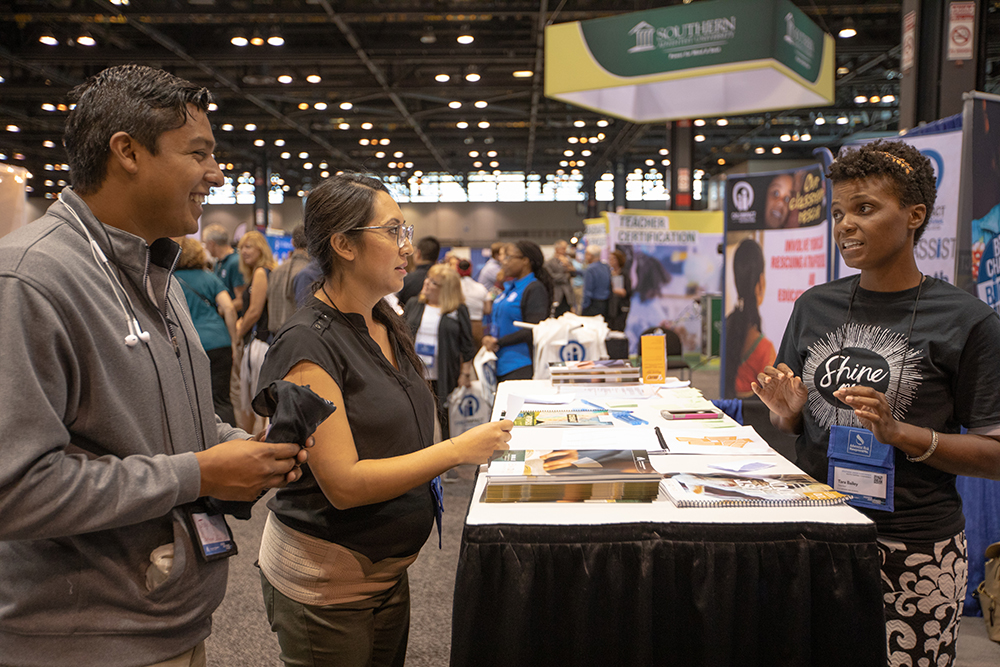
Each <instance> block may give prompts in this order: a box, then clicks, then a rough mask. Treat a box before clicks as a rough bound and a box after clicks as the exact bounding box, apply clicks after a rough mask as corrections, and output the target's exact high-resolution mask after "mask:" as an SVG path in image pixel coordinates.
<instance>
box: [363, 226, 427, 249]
mask: <svg viewBox="0 0 1000 667" xmlns="http://www.w3.org/2000/svg"><path fill="white" fill-rule="evenodd" d="M368 229H394V230H396V232H395V233H396V245H398V246H399V247H400V248H402V247H403V246H404V245H406V242H407V241H409V242H410V243H413V225H376V226H374V227H355V228H354V231H363V230H368Z"/></svg>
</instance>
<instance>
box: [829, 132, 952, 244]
mask: <svg viewBox="0 0 1000 667" xmlns="http://www.w3.org/2000/svg"><path fill="white" fill-rule="evenodd" d="M827 177H828V178H829V179H830V180H831V181H832V182H833V183H840V182H843V181H856V180H867V179H872V178H874V179H878V178H881V179H883V180H884V181H885V182H886V183H888V184H889V187H890V188H891V189H892V194H893V195H895V196H896V199H898V200H899V203H900V205H901V206H914V205H916V204H923V205H924V206H926V207H927V213H926V214H925V215H924V221H923V223H922V224H921V225H920V227H918V228H917V229H916V231H915V232H914V233H913V242H914V243H916V242H917V241H919V240H920V237H921V236H923V234H924V229H926V228H927V223H928V221H929V220H930V219H931V213H932V212H933V211H934V200H935V199H937V186H936V178H935V176H934V167H933V166H932V165H931V161H930V159H929V158H927V157H926V156H925V155H923V154H922V153H921V152H920V151H918V150H917V149H916V148H914V147H913V146H911V145H910V144H908V143H906V142H903V141H899V140H886V139H878V140H876V141H873V142H871V143H869V144H865V145H864V146H861V147H859V148H855V149H842V150H841V151H840V155H838V156H837V159H836V160H834V162H833V164H832V165H830V173H828V174H827Z"/></svg>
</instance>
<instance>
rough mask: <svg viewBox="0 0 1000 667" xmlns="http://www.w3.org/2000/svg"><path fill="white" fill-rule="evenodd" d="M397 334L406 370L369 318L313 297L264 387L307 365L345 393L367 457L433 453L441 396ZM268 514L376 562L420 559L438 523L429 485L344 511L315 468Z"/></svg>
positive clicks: (266, 372) (283, 338)
mask: <svg viewBox="0 0 1000 667" xmlns="http://www.w3.org/2000/svg"><path fill="white" fill-rule="evenodd" d="M376 317H378V316H377V315H376ZM389 331H390V334H389V340H390V342H391V344H392V346H393V349H394V350H395V355H396V359H397V362H398V363H399V370H396V368H394V367H393V366H392V364H390V363H389V361H388V360H387V359H386V358H385V356H384V355H383V354H382V350H381V349H380V348H379V346H378V344H377V343H376V342H375V341H374V340H373V339H372V338H371V336H370V335H369V334H368V331H367V328H366V326H365V321H364V318H363V317H362V316H361V315H357V314H354V313H341V312H340V311H337V310H334V309H333V308H331V307H330V306H328V305H326V304H325V303H323V302H322V301H320V300H319V299H317V298H315V297H310V299H309V301H307V302H306V305H305V306H304V307H303V308H301V309H299V311H298V312H296V313H295V314H294V315H293V316H292V317H291V318H290V319H289V320H288V322H286V323H285V325H284V326H283V327H282V328H281V331H280V332H279V333H278V336H277V338H275V340H274V342H273V343H272V344H271V348H270V349H269V350H268V352H267V357H266V358H265V359H264V364H263V367H262V368H261V371H260V380H259V386H261V387H264V386H267V384H268V383H270V382H271V381H273V380H280V379H281V378H283V377H284V376H285V375H286V374H287V373H288V371H290V370H291V369H292V367H294V366H295V364H297V363H299V362H300V361H310V362H312V363H314V364H316V365H318V366H319V367H320V368H322V369H323V370H324V371H326V372H327V373H328V374H329V375H330V377H331V378H333V380H334V382H336V383H337V385H338V386H339V387H340V390H341V392H342V393H343V397H344V404H343V405H338V406H337V409H338V410H346V411H347V419H348V421H349V422H350V425H351V434H352V435H353V437H354V445H355V447H356V448H357V450H358V456H359V457H360V458H362V459H379V458H390V457H393V456H401V455H403V454H409V453H411V452H415V451H418V450H420V449H423V448H424V447H429V446H430V445H431V444H432V440H433V437H434V397H433V396H432V395H431V392H430V390H429V389H428V387H427V383H426V382H425V381H424V380H423V377H422V376H421V375H420V374H419V373H417V371H416V370H415V369H414V368H413V366H412V365H411V364H410V362H409V360H408V359H407V357H406V355H405V354H404V353H403V351H402V350H401V349H400V347H399V345H398V342H397V341H396V339H395V337H394V336H393V335H392V333H391V332H392V330H391V329H390V330H389ZM268 507H269V508H270V509H271V511H272V512H274V513H275V515H276V516H277V517H278V519H279V520H280V521H281V522H282V523H284V524H286V525H287V526H289V527H291V528H294V529H295V530H298V531H301V532H303V533H306V534H307V535H312V536H313V537H318V538H320V539H324V540H327V541H329V542H334V543H336V544H339V545H342V546H345V547H347V548H349V549H353V550H354V551H358V552H360V553H362V554H364V555H365V556H367V557H368V558H370V559H371V560H372V561H379V560H382V559H384V558H388V557H402V556H409V555H412V554H415V553H416V552H418V551H419V550H420V548H421V547H422V546H423V544H424V542H426V541H427V536H428V535H429V534H430V530H431V527H432V525H433V522H434V500H433V495H432V493H431V489H430V484H429V483H427V484H421V485H420V486H417V487H416V488H413V489H410V490H409V491H407V492H406V493H404V494H403V495H401V496H399V497H397V498H393V499H392V500H387V501H384V502H380V503H375V504H372V505H364V506H362V507H354V508H351V509H347V510H339V509H337V508H335V507H334V506H333V505H332V504H331V503H330V501H329V500H327V498H326V496H325V495H324V494H323V491H322V490H321V489H320V487H319V483H318V482H317V481H316V478H315V477H314V476H313V474H312V471H311V470H310V468H309V464H308V463H307V464H305V465H304V466H303V467H302V477H301V479H299V481H297V482H295V483H294V484H290V485H289V486H287V487H285V488H283V489H279V490H278V493H277V495H276V496H275V497H274V498H273V499H272V500H271V501H270V502H269V503H268Z"/></svg>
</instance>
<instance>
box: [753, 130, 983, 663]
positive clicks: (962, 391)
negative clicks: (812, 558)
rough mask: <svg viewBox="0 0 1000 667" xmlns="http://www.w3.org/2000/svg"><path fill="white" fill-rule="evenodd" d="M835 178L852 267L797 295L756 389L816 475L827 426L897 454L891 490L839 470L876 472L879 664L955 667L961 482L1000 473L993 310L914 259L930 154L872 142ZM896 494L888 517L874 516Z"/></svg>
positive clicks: (927, 199)
mask: <svg viewBox="0 0 1000 667" xmlns="http://www.w3.org/2000/svg"><path fill="white" fill-rule="evenodd" d="M829 176H830V179H831V181H832V182H833V197H832V212H833V221H834V240H835V241H836V243H837V246H838V247H839V249H840V252H841V254H842V255H843V257H844V261H845V262H846V263H847V265H848V266H850V267H853V268H856V269H860V270H861V275H860V276H851V277H848V278H843V279H841V280H835V281H833V282H831V283H827V284H825V285H819V286H817V287H814V288H812V289H810V290H809V291H807V292H806V293H805V294H803V295H802V296H801V297H799V299H798V300H797V301H796V303H795V308H794V310H793V312H792V316H791V319H790V320H789V322H788V326H787V327H786V329H785V335H784V339H783V340H782V343H781V348H780V349H779V351H778V355H777V362H778V363H777V368H775V367H773V366H768V367H767V368H765V369H764V371H763V372H761V373H759V374H758V375H757V378H756V379H757V381H756V382H755V383H753V385H752V387H753V390H754V391H755V392H756V394H757V395H758V396H760V397H761V399H762V400H763V401H764V403H765V404H767V406H768V407H769V408H770V409H771V421H772V422H773V423H774V424H775V425H776V426H778V427H779V428H781V429H782V430H784V431H786V432H789V433H796V434H798V436H799V437H798V441H797V443H796V455H797V460H796V462H797V464H798V465H799V466H800V467H801V468H802V469H803V470H805V471H806V472H808V473H809V474H811V475H813V476H814V477H817V478H818V479H821V480H825V479H828V476H827V475H828V468H829V467H830V466H829V465H828V458H827V447H828V443H829V440H830V433H831V429H836V428H838V427H853V428H860V429H867V430H869V431H871V433H872V434H873V435H874V437H875V439H876V440H878V441H879V442H881V443H884V444H886V445H890V446H892V447H893V448H894V449H893V450H891V455H892V456H891V457H890V458H891V459H892V464H893V467H894V478H895V479H894V489H893V491H892V492H891V493H890V491H889V482H888V480H889V475H888V474H878V473H874V472H872V471H870V470H867V471H866V470H865V469H864V468H859V469H858V472H855V471H849V473H847V474H850V475H852V476H853V477H852V479H855V480H857V479H864V477H863V476H864V475H868V476H870V481H871V484H870V485H869V487H868V488H867V489H866V490H867V492H868V495H869V497H870V498H872V499H873V501H872V502H871V505H872V509H863V510H862V511H864V512H865V514H866V515H867V516H868V517H869V518H871V519H872V520H873V521H874V522H875V523H876V526H877V529H878V548H879V551H880V554H881V557H882V563H881V569H882V588H883V600H884V603H885V618H886V648H887V660H888V664H889V665H904V664H905V665H918V664H930V665H953V664H954V660H955V639H956V637H957V635H958V623H959V620H960V618H961V614H962V604H963V600H964V598H965V592H966V584H967V578H966V544H965V530H964V529H965V518H964V516H963V515H962V502H961V498H960V497H959V495H958V492H957V490H956V489H955V476H956V475H971V476H976V477H988V478H992V479H998V478H1000V392H998V391H997V386H996V381H997V378H998V377H1000V361H998V355H997V354H996V350H997V348H998V346H1000V319H998V318H997V315H996V313H994V312H993V310H992V309H991V308H990V307H989V306H987V305H986V304H985V303H983V302H982V301H980V300H978V299H976V298H975V297H973V296H972V295H970V294H968V293H967V292H964V291H962V290H960V289H958V288H957V287H954V286H953V285H950V284H948V283H947V282H944V281H942V280H939V279H936V278H931V277H929V276H925V275H923V274H922V273H921V272H920V270H919V269H918V268H917V264H916V260H915V259H914V255H913V249H914V245H915V243H916V242H917V241H918V240H919V239H920V236H921V234H922V233H923V231H924V229H925V228H926V226H927V220H928V218H929V216H930V214H931V211H933V209H934V200H935V198H936V192H935V185H934V183H935V177H934V171H933V169H932V167H931V164H930V160H929V159H928V158H926V157H924V156H923V155H921V154H920V152H919V151H917V150H916V149H915V148H913V147H912V146H910V145H908V144H905V143H903V142H901V141H876V142H873V143H870V144H867V145H865V146H863V147H861V148H859V149H857V150H852V151H848V152H847V153H846V154H843V153H842V154H841V156H840V157H839V158H838V159H837V160H836V161H835V162H834V163H833V165H832V166H831V168H830V174H829ZM963 427H964V428H966V429H967V430H968V433H966V434H962V433H961V430H962V428H963ZM856 436H858V437H862V438H864V437H867V435H866V434H862V433H856ZM840 464H841V462H839V461H838V462H837V465H840ZM845 465H846V464H845ZM834 467H835V468H836V466H834ZM844 474H845V473H843V472H840V473H838V472H837V471H836V470H834V477H838V476H840V475H844ZM831 481H832V482H835V481H836V480H831ZM834 486H835V487H836V484H834ZM879 493H881V494H882V495H881V496H880V495H878V494H879ZM883 496H884V497H883ZM890 500H891V501H894V502H893V505H894V507H893V509H892V511H885V510H880V509H875V507H879V506H881V507H887V506H888V501H890Z"/></svg>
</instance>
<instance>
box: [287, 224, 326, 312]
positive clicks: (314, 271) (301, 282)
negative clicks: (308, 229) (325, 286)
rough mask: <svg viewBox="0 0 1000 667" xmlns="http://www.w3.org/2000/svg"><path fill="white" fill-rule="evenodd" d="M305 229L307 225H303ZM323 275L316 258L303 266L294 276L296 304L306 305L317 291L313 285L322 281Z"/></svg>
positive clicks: (293, 284)
mask: <svg viewBox="0 0 1000 667" xmlns="http://www.w3.org/2000/svg"><path fill="white" fill-rule="evenodd" d="M303 229H305V227H304V226H303ZM322 277H323V269H321V268H320V266H319V262H317V261H316V260H315V259H310V260H309V262H308V263H307V264H306V265H305V266H304V267H302V270H301V271H299V272H298V273H297V274H296V275H295V277H294V278H292V289H293V290H294V291H295V304H296V305H297V306H298V307H299V308H301V307H302V306H304V305H306V301H308V300H309V297H311V296H312V295H313V292H314V291H315V290H314V288H313V285H315V284H316V283H317V282H319V281H320V279H321V278H322Z"/></svg>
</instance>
